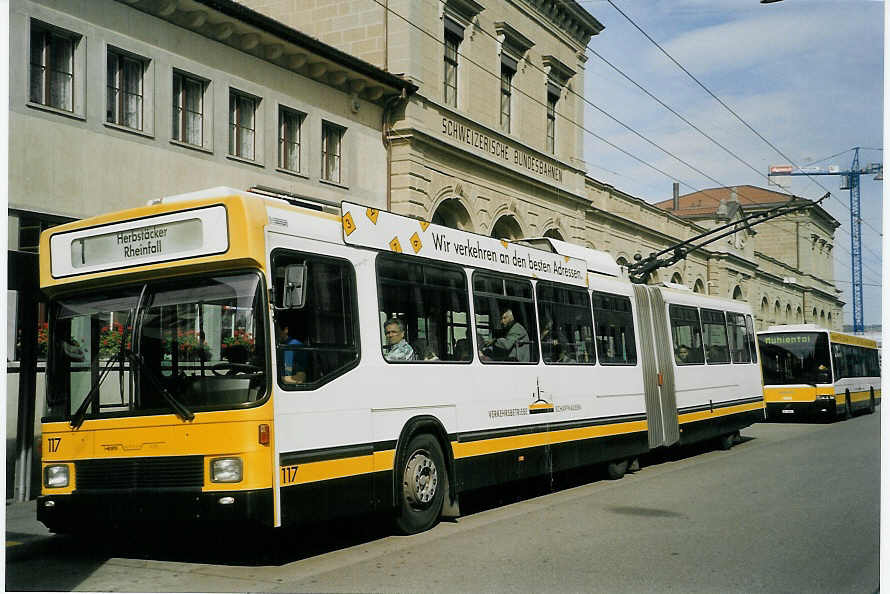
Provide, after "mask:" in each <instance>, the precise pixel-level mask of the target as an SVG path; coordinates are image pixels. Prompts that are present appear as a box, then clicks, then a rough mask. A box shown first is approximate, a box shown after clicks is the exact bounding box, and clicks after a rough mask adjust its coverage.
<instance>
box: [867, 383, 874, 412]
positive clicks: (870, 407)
mask: <svg viewBox="0 0 890 594" xmlns="http://www.w3.org/2000/svg"><path fill="white" fill-rule="evenodd" d="M874 412H875V389H874V388H872V389H871V395H870V396H869V399H868V414H874Z"/></svg>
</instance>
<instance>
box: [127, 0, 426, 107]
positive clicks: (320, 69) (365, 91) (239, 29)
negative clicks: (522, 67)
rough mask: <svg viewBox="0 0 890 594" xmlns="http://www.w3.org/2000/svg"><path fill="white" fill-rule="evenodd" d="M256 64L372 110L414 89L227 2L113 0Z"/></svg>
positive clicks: (384, 72)
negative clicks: (243, 55)
mask: <svg viewBox="0 0 890 594" xmlns="http://www.w3.org/2000/svg"><path fill="white" fill-rule="evenodd" d="M118 1H119V2H121V3H122V4H126V5H127V6H130V7H132V8H133V9H135V10H139V11H141V12H145V13H148V14H150V15H152V16H154V17H157V18H159V19H161V20H164V21H167V22H169V23H171V24H173V25H176V26H178V27H182V28H184V29H188V30H190V31H192V32H194V33H196V34H198V35H201V36H203V37H206V38H208V39H212V40H214V41H218V42H219V43H222V44H224V45H227V46H229V47H232V48H233V49H236V50H238V51H240V52H244V53H247V54H250V55H252V56H254V57H256V58H258V59H260V60H264V61H266V62H271V63H273V64H275V65H277V66H279V67H281V68H284V69H286V70H290V71H292V72H294V73H296V74H300V75H303V76H306V77H307V78H311V79H314V80H318V81H319V82H322V83H324V84H327V85H328V86H331V87H333V88H336V89H338V90H341V91H343V92H345V93H348V94H352V95H356V96H357V97H361V98H362V99H365V100H367V101H372V102H375V103H378V104H383V102H384V101H385V100H386V99H387V98H388V97H390V96H393V95H401V94H404V95H411V94H413V93H414V92H415V91H417V88H418V87H417V86H416V85H414V84H413V83H411V82H410V81H408V80H407V79H404V78H402V77H400V76H396V75H394V74H391V73H389V72H386V71H385V70H381V69H380V68H377V67H376V66H373V65H372V64H369V63H368V62H365V61H364V60H360V59H358V58H356V57H355V56H352V55H350V54H347V53H345V52H342V51H340V50H338V49H336V48H334V47H331V46H330V45H327V44H326V43H322V42H321V41H319V40H318V39H315V38H313V37H310V36H308V35H306V34H305V33H302V32H300V31H297V30H296V29H293V28H291V27H288V26H287V25H284V24H283V23H281V22H279V21H276V20H275V19H272V18H269V17H267V16H265V15H263V14H260V13H259V12H256V11H254V10H252V9H250V8H248V7H246V6H244V5H243V4H239V3H238V2H235V1H233V0H175V1H174V0H165V1H163V2H160V3H159V2H154V1H149V0H118Z"/></svg>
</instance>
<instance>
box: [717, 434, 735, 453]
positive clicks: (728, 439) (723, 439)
mask: <svg viewBox="0 0 890 594" xmlns="http://www.w3.org/2000/svg"><path fill="white" fill-rule="evenodd" d="M734 442H735V433H725V434H723V435H721V436H720V437H718V438H717V447H719V448H720V449H721V450H729V449H731V448H732V444H733V443H734Z"/></svg>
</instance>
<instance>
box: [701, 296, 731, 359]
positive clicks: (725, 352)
mask: <svg viewBox="0 0 890 594" xmlns="http://www.w3.org/2000/svg"><path fill="white" fill-rule="evenodd" d="M701 323H702V333H703V334H704V337H705V354H706V355H707V357H706V358H707V360H708V364H709V365H710V364H714V363H729V342H728V341H727V339H726V318H725V317H724V315H723V312H722V311H716V310H713V309H703V310H701Z"/></svg>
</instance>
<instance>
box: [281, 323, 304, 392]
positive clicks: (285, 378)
mask: <svg viewBox="0 0 890 594" xmlns="http://www.w3.org/2000/svg"><path fill="white" fill-rule="evenodd" d="M275 327H276V330H277V331H278V344H279V346H303V343H302V342H300V341H299V340H297V339H296V338H294V337H292V336H291V335H290V328H289V327H288V324H287V322H284V321H282V320H276V323H275ZM281 361H282V363H281V382H282V383H284V384H302V383H304V382H305V381H306V367H307V365H306V353H304V352H301V351H290V350H287V351H282V352H281Z"/></svg>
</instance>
